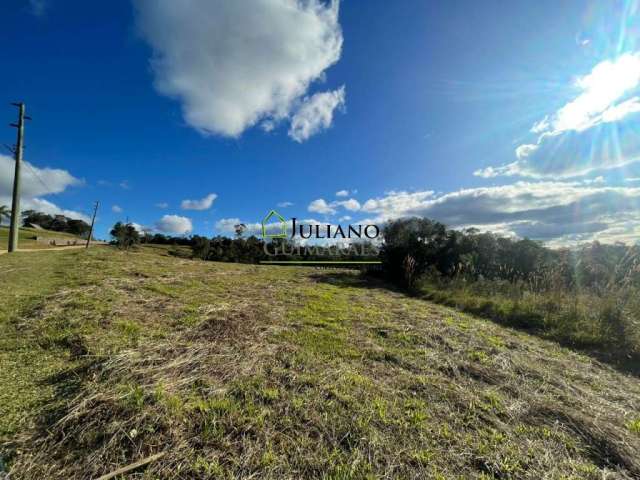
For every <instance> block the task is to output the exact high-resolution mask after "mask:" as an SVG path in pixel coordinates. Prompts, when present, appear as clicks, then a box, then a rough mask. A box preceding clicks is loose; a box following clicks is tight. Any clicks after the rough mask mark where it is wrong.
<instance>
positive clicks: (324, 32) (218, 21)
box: [134, 0, 342, 137]
mask: <svg viewBox="0 0 640 480" xmlns="http://www.w3.org/2000/svg"><path fill="white" fill-rule="evenodd" d="M134 3H135V6H136V11H137V17H138V26H139V30H140V32H141V34H142V36H143V37H144V39H145V40H146V41H147V42H148V43H149V44H150V45H151V47H152V49H153V58H152V60H151V65H152V68H153V71H154V74H155V87H156V89H157V90H158V91H159V92H160V93H161V94H164V95H167V96H170V97H173V98H177V99H178V100H179V101H180V102H181V104H182V109H183V114H184V118H185V120H186V122H187V123H188V124H189V125H191V126H193V127H195V128H196V129H198V130H199V131H200V132H202V133H204V134H219V135H224V136H230V137H238V136H239V135H240V134H242V132H243V131H244V130H245V129H247V128H249V127H251V126H253V125H256V124H257V123H260V122H262V125H263V127H264V128H265V129H267V130H270V129H272V128H273V127H274V125H275V123H277V122H279V121H281V120H282V119H284V118H287V117H289V116H290V115H291V114H292V112H293V110H294V108H296V106H298V105H299V103H300V99H301V98H302V97H303V96H304V95H305V94H306V93H307V90H308V88H309V86H310V84H311V83H312V82H313V81H315V80H318V79H321V78H323V75H324V72H325V71H326V70H327V69H328V68H329V67H330V66H331V65H333V64H334V63H336V62H337V61H338V60H339V59H340V55H341V50H342V32H341V29H340V25H339V23H338V10H339V8H338V7H339V3H338V1H337V0H333V1H331V2H330V3H329V4H327V3H326V2H323V1H320V0H305V1H298V0H271V1H266V0H251V1H243V2H238V1H237V0H217V1H215V2H211V1H210V0H191V1H188V2H184V1H183V2H177V1H175V0H135V1H134ZM311 98H313V97H311ZM303 106H304V103H303ZM302 108H304V107H302ZM297 131H298V130H297V129H296V132H297Z"/></svg>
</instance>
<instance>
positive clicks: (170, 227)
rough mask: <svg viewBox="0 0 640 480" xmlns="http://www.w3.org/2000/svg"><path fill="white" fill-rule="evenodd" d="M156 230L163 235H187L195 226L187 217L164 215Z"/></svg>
mask: <svg viewBox="0 0 640 480" xmlns="http://www.w3.org/2000/svg"><path fill="white" fill-rule="evenodd" d="M155 228H156V230H159V231H160V232H163V233H174V234H178V235H185V234H187V233H189V232H191V230H193V225H192V224H191V220H190V219H189V218H187V217H181V216H179V215H164V216H163V217H162V218H161V219H160V220H158V221H157V222H156V224H155Z"/></svg>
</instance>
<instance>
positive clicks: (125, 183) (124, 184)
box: [118, 180, 131, 190]
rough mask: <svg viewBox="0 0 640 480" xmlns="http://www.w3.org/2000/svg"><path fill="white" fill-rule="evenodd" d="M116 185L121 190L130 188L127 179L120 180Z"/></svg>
mask: <svg viewBox="0 0 640 480" xmlns="http://www.w3.org/2000/svg"><path fill="white" fill-rule="evenodd" d="M118 185H119V186H120V188H122V189H123V190H131V185H130V184H129V181H128V180H122V181H121V182H120V183H119V184H118Z"/></svg>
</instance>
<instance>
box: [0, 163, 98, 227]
mask: <svg viewBox="0 0 640 480" xmlns="http://www.w3.org/2000/svg"><path fill="white" fill-rule="evenodd" d="M14 170H15V162H14V160H13V158H11V157H9V156H7V155H0V205H7V206H9V207H10V206H11V194H12V191H13V175H14ZM82 183H83V181H82V180H80V179H77V178H75V177H74V176H73V175H71V174H70V173H69V172H67V171H66V170H61V169H57V168H38V167H35V166H33V165H31V164H30V163H28V162H26V161H23V165H22V170H21V185H22V196H21V202H20V207H21V210H38V211H40V212H44V213H48V214H50V215H65V216H67V217H69V218H77V219H81V220H85V221H86V220H88V218H87V216H86V215H85V214H83V213H81V212H76V211H74V210H66V209H64V208H61V207H59V206H57V205H56V204H54V203H52V202H51V201H49V200H45V199H43V198H40V197H43V196H46V195H52V194H56V193H61V192H63V191H65V190H66V189H67V188H70V187H74V186H78V185H82Z"/></svg>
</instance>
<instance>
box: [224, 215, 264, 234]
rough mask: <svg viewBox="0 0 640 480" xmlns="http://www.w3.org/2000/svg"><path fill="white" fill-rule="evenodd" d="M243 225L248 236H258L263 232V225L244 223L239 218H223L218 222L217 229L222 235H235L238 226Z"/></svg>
mask: <svg viewBox="0 0 640 480" xmlns="http://www.w3.org/2000/svg"><path fill="white" fill-rule="evenodd" d="M241 223H243V224H244V225H245V227H246V229H245V233H246V234H247V235H258V234H259V233H261V232H262V224H260V223H256V222H243V221H241V220H240V219H239V218H237V217H235V218H222V219H220V220H218V221H217V222H216V225H215V228H216V230H217V231H218V232H220V233H233V234H235V232H236V225H240V224H241Z"/></svg>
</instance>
